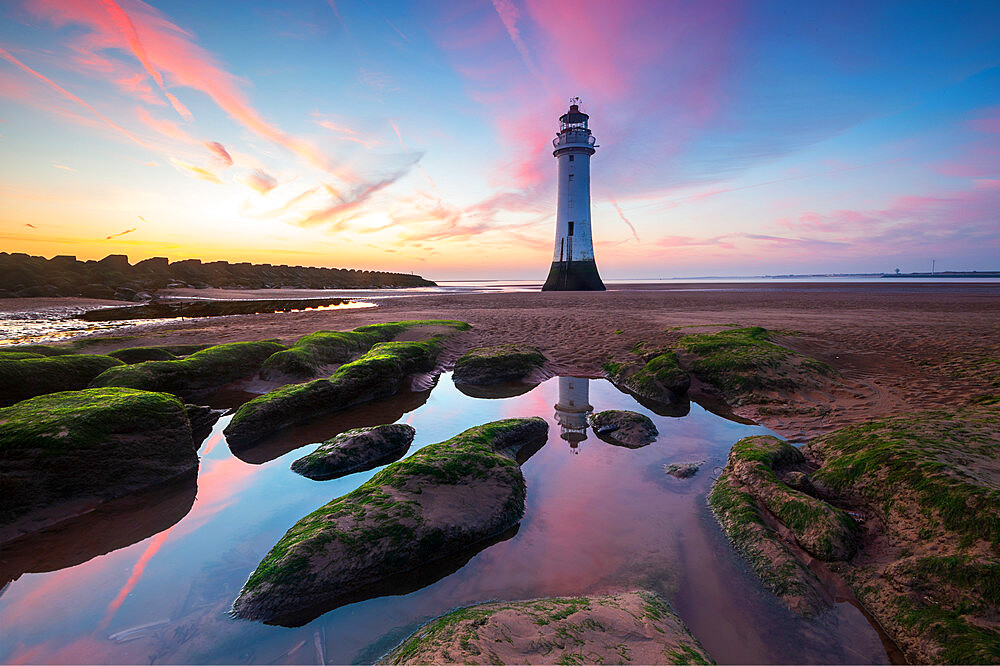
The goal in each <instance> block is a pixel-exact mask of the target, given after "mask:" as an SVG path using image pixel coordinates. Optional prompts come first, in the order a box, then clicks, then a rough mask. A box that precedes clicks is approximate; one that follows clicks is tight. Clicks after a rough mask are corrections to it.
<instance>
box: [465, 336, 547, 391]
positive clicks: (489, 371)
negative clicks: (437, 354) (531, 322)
mask: <svg viewBox="0 0 1000 666" xmlns="http://www.w3.org/2000/svg"><path fill="white" fill-rule="evenodd" d="M545 361H546V359H545V355H544V354H542V352H540V351H539V350H538V349H536V348H535V347H529V346H527V345H498V346H495V347H476V348H474V349H470V350H469V351H467V352H465V354H463V355H462V356H461V357H459V359H458V360H457V361H456V362H455V372H454V374H453V375H452V380H453V381H454V382H455V384H456V385H461V384H469V385H473V386H488V385H490V384H501V383H504V382H517V381H524V380H526V379H528V378H529V377H530V375H531V373H533V372H535V371H536V370H538V369H540V368H541V367H542V366H543V365H545Z"/></svg>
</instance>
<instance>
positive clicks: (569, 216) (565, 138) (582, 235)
mask: <svg viewBox="0 0 1000 666" xmlns="http://www.w3.org/2000/svg"><path fill="white" fill-rule="evenodd" d="M589 121H590V116H588V115H587V114H586V113H583V112H582V111H580V98H579V97H574V98H573V99H571V100H570V106H569V111H568V112H566V113H564V114H563V115H562V116H561V117H560V118H559V133H558V134H556V138H555V139H553V140H552V147H553V148H554V150H553V151H552V154H553V155H554V156H555V158H556V161H557V163H558V165H559V188H558V189H559V203H558V207H557V209H556V245H555V251H554V252H553V255H552V268H551V269H550V270H549V277H548V279H546V280H545V284H544V285H543V286H542V291H604V282H603V281H601V276H600V274H599V273H598V272H597V263H596V262H595V261H594V241H593V238H592V237H591V233H590V156H591V155H593V154H594V153H595V152H596V151H595V148H597V147H598V146H597V140H596V139H595V137H594V135H593V134H591V133H590V128H589V127H588V123H589Z"/></svg>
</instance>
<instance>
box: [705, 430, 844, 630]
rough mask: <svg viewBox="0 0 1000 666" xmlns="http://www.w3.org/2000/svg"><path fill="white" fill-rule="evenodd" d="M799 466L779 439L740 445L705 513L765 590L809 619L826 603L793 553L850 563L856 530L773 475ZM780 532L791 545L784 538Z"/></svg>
mask: <svg viewBox="0 0 1000 666" xmlns="http://www.w3.org/2000/svg"><path fill="white" fill-rule="evenodd" d="M804 460H805V459H804V457H803V455H802V452H801V451H799V450H798V449H796V448H795V447H794V446H791V445H790V444H788V443H787V442H784V441H782V440H780V439H778V438H777V437H772V436H770V435H757V436H753V437H745V438H743V439H741V440H740V441H738V442H737V443H736V444H735V445H734V446H733V448H732V450H731V451H730V452H729V461H728V463H727V464H726V467H725V468H724V469H723V471H722V474H720V475H719V478H718V479H716V481H715V484H714V485H713V486H712V492H711V494H710V495H709V505H710V506H711V507H712V511H713V513H714V514H715V516H716V518H717V519H718V520H719V523H720V525H722V528H723V530H724V531H725V532H726V534H727V535H728V536H729V538H730V539H731V540H732V542H733V545H734V546H735V547H736V549H737V550H738V551H740V553H741V554H742V555H743V556H744V557H745V558H746V559H747V561H748V562H749V563H750V565H751V567H752V568H753V570H754V571H755V572H756V573H757V575H758V576H760V578H761V580H762V581H763V582H764V584H765V585H766V586H767V587H768V588H770V589H771V591H772V592H774V593H775V594H776V595H777V596H779V597H781V598H782V600H783V601H784V602H785V603H786V604H787V605H788V606H789V607H790V608H791V609H792V610H794V611H796V612H798V613H801V614H802V615H814V614H816V613H817V612H819V611H820V610H821V609H822V608H823V607H824V606H825V605H826V604H827V598H826V596H825V595H824V594H823V592H822V586H821V585H820V583H819V581H818V580H817V579H816V576H815V575H814V574H813V572H812V571H810V570H809V568H808V567H807V565H806V564H805V561H806V560H807V559H808V558H807V557H806V556H805V554H804V553H803V554H802V555H799V554H798V552H797V548H801V549H802V550H803V551H805V552H807V553H809V554H810V555H812V556H813V557H817V558H819V559H822V560H843V559H847V558H850V557H851V556H853V555H854V553H855V551H856V550H857V539H858V527H857V525H856V523H855V522H854V520H853V519H852V518H851V517H850V516H848V515H847V514H846V513H845V512H844V511H841V510H840V509H837V508H835V507H833V506H831V505H829V504H827V503H826V502H824V501H822V500H820V499H817V498H815V497H811V496H809V495H806V494H805V493H802V492H799V491H797V490H794V489H792V488H790V487H789V486H787V485H786V484H785V483H783V482H782V481H781V480H780V478H779V477H778V474H777V473H776V472H777V471H782V470H784V469H787V468H788V467H789V466H793V465H798V464H801V463H803V462H804ZM782 529H783V530H786V531H787V533H788V535H789V539H790V541H785V539H784V538H782V535H781V534H780V532H779V531H780V530H782Z"/></svg>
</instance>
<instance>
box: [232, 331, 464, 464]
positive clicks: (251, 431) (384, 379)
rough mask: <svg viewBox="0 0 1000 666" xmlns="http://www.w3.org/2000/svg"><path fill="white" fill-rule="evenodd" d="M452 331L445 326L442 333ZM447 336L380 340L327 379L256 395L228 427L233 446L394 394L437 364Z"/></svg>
mask: <svg viewBox="0 0 1000 666" xmlns="http://www.w3.org/2000/svg"><path fill="white" fill-rule="evenodd" d="M459 324H461V322H459ZM462 325H463V326H466V327H467V326H468V324H462ZM363 328H364V327H362V329H358V330H363ZM454 330H455V329H454V327H447V328H445V329H444V332H450V331H454ZM443 340H444V335H443V334H442V335H434V336H433V337H431V338H430V339H429V340H422V341H402V342H381V343H379V344H376V345H375V346H373V347H372V348H371V349H370V350H368V352H366V353H365V354H364V355H363V356H361V357H360V358H358V359H357V360H354V361H351V362H350V363H346V364H344V365H342V366H340V368H339V369H338V370H337V371H336V372H335V373H334V374H333V375H332V376H330V377H329V378H328V379H316V380H314V381H311V382H308V383H305V384H294V385H290V386H282V387H281V388H278V389H275V390H273V391H271V392H269V393H266V394H264V395H262V396H260V397H257V398H254V399H253V400H251V401H249V402H247V403H246V404H244V405H243V406H241V407H240V408H239V409H238V410H237V411H236V414H235V415H234V416H233V419H232V421H230V422H229V425H228V426H226V431H225V432H226V438H227V440H228V441H229V445H230V447H237V448H243V447H246V446H249V445H252V444H254V443H256V442H258V441H260V440H262V439H264V438H266V437H268V436H269V435H271V434H273V433H275V432H277V431H278V430H280V429H282V428H284V427H287V426H290V425H295V424H297V423H304V422H307V421H310V420H312V419H315V418H318V417H320V416H323V415H326V414H333V413H335V412H338V411H341V410H344V409H347V408H349V407H353V406H355V405H359V404H362V403H364V402H368V401H371V400H374V399H376V398H386V397H389V396H391V395H395V394H396V393H397V392H399V391H400V390H401V389H402V388H403V386H404V382H405V381H406V379H407V377H409V376H410V375H413V374H415V373H426V372H431V371H432V370H433V369H434V367H435V364H436V361H437V357H438V354H439V353H440V352H441V345H442V341H443Z"/></svg>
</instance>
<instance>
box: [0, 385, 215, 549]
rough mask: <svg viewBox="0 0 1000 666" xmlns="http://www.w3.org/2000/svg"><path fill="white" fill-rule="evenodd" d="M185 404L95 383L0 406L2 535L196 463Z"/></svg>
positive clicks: (54, 518) (55, 518) (162, 478)
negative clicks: (79, 389)
mask: <svg viewBox="0 0 1000 666" xmlns="http://www.w3.org/2000/svg"><path fill="white" fill-rule="evenodd" d="M197 465H198V456H197V454H196V452H195V448H194V444H193V442H192V439H191V424H190V422H189V421H188V417H187V414H186V412H185V409H184V405H183V404H181V402H180V401H179V400H178V399H177V398H176V397H174V396H172V395H167V394H165V393H151V392H147V391H138V390H135V389H128V388H98V389H84V390H82V391H66V392H60V393H51V394H48V395H43V396H38V397H35V398H31V399H29V400H24V401H22V402H18V403H17V404H14V405H12V406H10V407H5V408H2V409H0V525H2V526H3V527H2V529H0V541H5V540H8V539H10V538H15V537H16V536H20V535H21V534H23V533H25V532H27V531H33V530H37V529H42V528H44V527H46V526H48V525H50V524H52V523H54V522H57V521H59V520H62V519H64V518H68V517H71V516H73V515H78V514H81V513H85V512H86V511H89V510H92V509H93V508H95V507H96V505H98V504H99V503H100V502H102V501H104V500H108V499H113V498H116V497H121V496H123V495H126V494H128V493H130V492H132V491H135V490H138V489H140V488H145V487H148V486H151V485H153V484H157V483H160V482H164V481H166V480H169V479H172V478H174V477H176V476H178V475H180V474H183V473H185V472H189V471H191V470H193V469H195V468H196V467H197Z"/></svg>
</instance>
